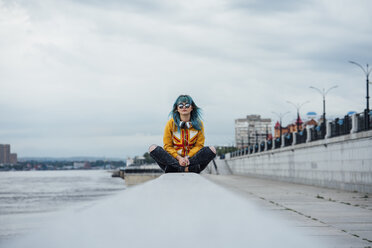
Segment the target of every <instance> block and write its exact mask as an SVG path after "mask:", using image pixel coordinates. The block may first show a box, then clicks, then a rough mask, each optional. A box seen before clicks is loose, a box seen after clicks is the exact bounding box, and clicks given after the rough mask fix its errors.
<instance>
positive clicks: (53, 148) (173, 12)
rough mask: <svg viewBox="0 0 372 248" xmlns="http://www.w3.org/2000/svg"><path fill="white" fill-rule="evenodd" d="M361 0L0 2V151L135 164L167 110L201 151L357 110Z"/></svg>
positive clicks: (365, 40) (366, 11)
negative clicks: (238, 135)
mask: <svg viewBox="0 0 372 248" xmlns="http://www.w3.org/2000/svg"><path fill="white" fill-rule="evenodd" d="M371 23H372V1H370V0H329V1H325V0H304V1H297V0H283V1H276V0H213V1H211V0H204V1H195V0H189V1H178V0H133V1H119V0H117V1H115V0H108V1H98V0H91V1H89V0H80V1H78V0H76V1H73V0H64V1H57V0H55V1H54V0H20V1H11V0H0V86H1V87H0V144H1V143H2V144H4V143H7V144H11V147H12V152H16V153H18V155H19V156H20V157H24V156H59V157H63V156H106V157H121V158H125V157H127V156H133V155H139V154H143V153H144V152H146V151H147V148H148V146H149V145H150V144H153V143H156V144H162V134H163V130H164V126H165V123H166V121H167V120H168V114H169V112H170V110H171V106H172V104H173V102H174V100H175V99H176V98H177V96H178V95H180V94H189V95H191V96H192V97H193V98H194V100H195V102H196V104H197V105H199V106H200V107H201V108H202V109H203V113H204V124H205V129H206V136H207V139H206V145H228V144H230V145H231V144H233V143H234V119H236V118H243V117H245V116H246V115H248V114H260V115H261V116H262V117H266V118H272V119H274V120H275V121H276V120H277V117H276V116H275V115H274V114H272V112H273V111H274V112H278V113H280V112H286V111H291V112H290V114H288V115H287V116H286V117H285V118H284V124H288V123H289V122H290V121H292V119H294V118H295V115H296V109H295V108H294V107H293V106H291V105H290V104H288V103H287V102H286V101H292V102H294V103H302V102H304V101H310V103H308V104H305V105H304V106H303V107H302V109H301V114H302V115H303V116H305V115H306V113H307V112H309V111H315V112H317V113H318V114H321V113H322V98H321V95H320V94H319V93H317V92H316V91H314V90H312V89H310V88H309V86H315V87H318V88H326V89H327V88H329V87H331V86H333V85H338V86H339V87H338V88H337V89H334V90H332V91H331V92H330V93H329V94H328V95H327V98H326V99H327V114H329V115H330V116H343V115H345V114H346V113H347V112H348V111H352V110H353V111H358V112H362V111H363V109H364V108H365V95H366V90H365V76H364V74H363V72H362V70H361V69H360V68H358V67H356V66H355V65H352V64H350V63H348V61H349V60H354V61H357V62H359V63H361V64H363V65H365V64H366V63H372V53H371V51H372V25H371Z"/></svg>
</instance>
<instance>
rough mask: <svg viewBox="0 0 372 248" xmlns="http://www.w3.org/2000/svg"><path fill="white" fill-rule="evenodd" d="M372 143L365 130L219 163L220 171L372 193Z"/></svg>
mask: <svg viewBox="0 0 372 248" xmlns="http://www.w3.org/2000/svg"><path fill="white" fill-rule="evenodd" d="M371 147H372V131H366V132H360V133H353V134H348V135H343V136H339V137H335V138H330V139H325V140H319V141H314V142H310V143H305V144H299V145H295V146H288V147H284V148H280V149H274V150H269V151H265V152H260V153H254V154H250V155H245V156H239V157H233V158H227V159H225V160H216V163H217V167H218V171H219V172H220V174H223V173H224V172H229V171H231V172H230V173H229V174H234V175H248V176H254V177H260V178H269V179H274V180H281V181H287V182H294V183H303V184H309V185H315V186H321V187H328V188H334V189H341V190H348V191H359V192H366V193H372V153H371ZM223 168H227V169H223ZM212 173H213V172H212Z"/></svg>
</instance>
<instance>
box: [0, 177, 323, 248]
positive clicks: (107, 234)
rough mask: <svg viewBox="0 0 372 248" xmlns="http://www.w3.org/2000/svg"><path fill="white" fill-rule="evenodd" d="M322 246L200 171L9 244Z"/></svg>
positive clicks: (127, 194)
mask: <svg viewBox="0 0 372 248" xmlns="http://www.w3.org/2000/svg"><path fill="white" fill-rule="evenodd" d="M30 244H32V247H38V248H42V247H45V248H49V247H53V248H62V247H63V248H65V247H69V248H75V247H76V248H81V247H89V248H96V247H97V248H98V247H100V248H101V247H130V248H135V247H144V248H146V247H162V248H163V247H172V248H174V247H177V248H179V247H181V248H183V247H203V248H205V247H213V248H218V247H234V248H236V247H244V248H246V247H255V248H257V247H258V248H259V247H268V248H269V247H270V248H272V247H285V248H289V247H296V248H297V247H314V248H315V247H316V248H318V247H323V246H322V245H321V244H320V243H319V242H317V240H314V238H312V237H308V236H305V235H303V234H302V233H299V232H298V230H297V229H294V228H293V227H289V226H287V225H286V224H285V222H284V221H282V220H281V219H278V217H275V216H271V215H270V214H268V213H267V212H262V211H260V210H259V209H258V208H257V207H255V206H254V205H252V204H251V203H250V202H248V201H247V200H246V199H245V198H242V197H240V196H238V195H235V194H233V193H231V192H230V191H228V190H225V189H224V188H222V187H220V186H217V185H216V184H214V183H212V182H210V181H208V180H207V179H205V178H203V177H202V176H200V175H198V174H193V173H179V174H165V175H162V176H161V177H159V178H157V179H155V180H152V181H149V182H147V183H144V184H141V185H137V186H134V187H132V188H130V189H129V190H126V191H124V192H121V193H119V194H118V195H115V196H114V197H111V198H107V199H105V200H104V201H101V202H99V203H98V204H96V205H94V206H92V207H90V208H88V209H84V210H83V211H79V212H70V213H65V214H64V215H62V216H60V218H58V219H56V220H54V221H53V222H51V223H50V224H49V225H48V227H46V228H45V229H44V230H37V231H35V233H34V234H32V235H30V236H26V237H18V238H17V240H14V241H12V242H10V243H9V244H6V245H5V246H4V247H8V248H16V247H19V248H21V247H22V248H24V247H30Z"/></svg>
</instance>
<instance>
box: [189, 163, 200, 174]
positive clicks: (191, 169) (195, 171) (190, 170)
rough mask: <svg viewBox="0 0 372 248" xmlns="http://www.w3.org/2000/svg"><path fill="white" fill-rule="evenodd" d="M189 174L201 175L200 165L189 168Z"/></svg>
mask: <svg viewBox="0 0 372 248" xmlns="http://www.w3.org/2000/svg"><path fill="white" fill-rule="evenodd" d="M189 172H194V173H198V174H199V173H200V164H194V165H190V166H189Z"/></svg>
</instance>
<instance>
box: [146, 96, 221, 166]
mask: <svg viewBox="0 0 372 248" xmlns="http://www.w3.org/2000/svg"><path fill="white" fill-rule="evenodd" d="M170 115H171V116H172V118H171V119H170V120H169V121H168V122H167V125H166V126H165V130H164V137H163V142H164V149H163V148H162V147H160V146H157V145H152V146H150V148H149V152H150V155H151V157H152V158H153V159H154V160H155V161H156V162H157V163H158V164H159V166H160V168H162V169H163V170H164V171H165V173H168V172H195V173H200V172H201V171H202V170H204V169H205V167H207V165H208V164H209V162H210V161H211V160H212V159H213V158H214V157H215V156H216V149H215V148H214V147H213V146H209V147H204V140H205V137H204V127H203V122H202V121H201V120H200V118H201V113H200V108H199V107H198V106H197V105H196V104H195V102H194V101H193V100H192V98H191V97H190V96H188V95H180V96H179V97H178V98H177V99H176V101H175V102H174V104H173V109H172V111H171V113H170Z"/></svg>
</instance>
